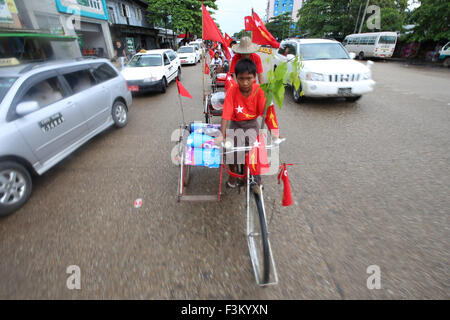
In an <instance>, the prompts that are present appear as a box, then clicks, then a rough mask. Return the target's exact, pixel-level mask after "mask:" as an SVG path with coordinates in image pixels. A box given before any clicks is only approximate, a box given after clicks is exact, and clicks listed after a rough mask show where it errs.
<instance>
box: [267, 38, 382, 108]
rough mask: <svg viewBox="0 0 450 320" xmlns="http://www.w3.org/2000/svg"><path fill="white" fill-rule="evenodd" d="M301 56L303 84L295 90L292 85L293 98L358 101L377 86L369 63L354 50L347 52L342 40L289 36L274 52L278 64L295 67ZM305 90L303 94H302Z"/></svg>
mask: <svg viewBox="0 0 450 320" xmlns="http://www.w3.org/2000/svg"><path fill="white" fill-rule="evenodd" d="M295 56H301V59H302V63H303V68H302V69H301V71H300V80H301V87H300V88H299V90H295V88H294V86H293V85H291V88H292V95H293V98H294V101H296V102H298V103H299V102H301V101H302V100H303V97H345V99H346V100H347V101H352V102H353V101H356V100H358V99H359V98H361V96H362V95H363V94H365V93H368V92H371V91H372V90H373V88H374V86H375V81H373V80H372V74H371V71H370V65H371V64H372V63H373V62H372V61H368V62H367V65H364V64H362V63H360V62H357V61H354V58H355V54H354V53H350V54H349V53H348V52H347V50H345V48H344V47H343V46H342V44H341V43H339V42H337V41H334V40H326V39H286V40H283V41H282V42H281V43H280V48H279V50H278V51H277V53H276V54H275V61H276V62H275V68H276V65H277V64H280V63H282V62H288V70H289V71H292V60H294V58H295ZM302 91H303V93H304V94H303V95H302V94H301V93H302Z"/></svg>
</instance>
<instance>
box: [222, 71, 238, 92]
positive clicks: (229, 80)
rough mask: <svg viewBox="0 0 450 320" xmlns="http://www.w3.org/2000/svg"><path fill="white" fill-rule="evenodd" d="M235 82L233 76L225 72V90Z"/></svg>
mask: <svg viewBox="0 0 450 320" xmlns="http://www.w3.org/2000/svg"><path fill="white" fill-rule="evenodd" d="M236 84H237V83H236V81H234V79H233V77H232V76H231V74H230V73H229V72H228V73H227V78H226V80H225V91H228V89H230V88H231V87H232V86H234V85H236Z"/></svg>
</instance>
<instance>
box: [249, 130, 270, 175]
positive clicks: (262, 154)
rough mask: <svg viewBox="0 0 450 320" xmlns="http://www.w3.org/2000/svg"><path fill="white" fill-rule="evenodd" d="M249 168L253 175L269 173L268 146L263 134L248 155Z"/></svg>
mask: <svg viewBox="0 0 450 320" xmlns="http://www.w3.org/2000/svg"><path fill="white" fill-rule="evenodd" d="M248 166H249V168H250V173H251V174H252V175H261V174H264V173H266V172H267V171H269V160H268V158H267V150H266V144H265V143H264V137H263V135H262V134H260V135H259V136H258V138H257V139H256V141H255V143H254V144H253V148H252V149H251V150H250V152H249V153H248Z"/></svg>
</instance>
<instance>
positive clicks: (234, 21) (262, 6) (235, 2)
mask: <svg viewBox="0 0 450 320" xmlns="http://www.w3.org/2000/svg"><path fill="white" fill-rule="evenodd" d="M216 3H217V7H218V8H219V10H217V11H216V14H215V15H214V18H215V19H216V21H217V23H218V24H219V25H220V29H221V30H222V32H226V33H228V35H229V36H231V37H232V36H233V34H234V33H235V32H239V31H241V30H242V29H244V17H245V16H250V15H251V14H252V8H253V10H255V12H256V13H257V14H258V15H259V17H260V18H261V19H264V16H265V15H266V8H267V0H217V1H216Z"/></svg>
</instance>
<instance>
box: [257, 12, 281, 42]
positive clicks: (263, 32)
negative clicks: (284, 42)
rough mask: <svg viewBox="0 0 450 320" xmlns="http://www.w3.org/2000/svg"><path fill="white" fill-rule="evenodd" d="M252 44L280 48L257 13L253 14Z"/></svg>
mask: <svg viewBox="0 0 450 320" xmlns="http://www.w3.org/2000/svg"><path fill="white" fill-rule="evenodd" d="M253 27H254V29H253V30H251V31H253V33H252V42H254V43H256V44H260V45H269V46H271V47H272V48H279V47H280V44H279V43H278V41H277V40H276V39H275V38H274V37H273V35H272V34H271V33H270V32H269V31H268V30H267V29H266V26H265V25H264V23H263V22H262V20H261V19H260V18H259V16H258V14H257V13H256V12H253Z"/></svg>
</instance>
